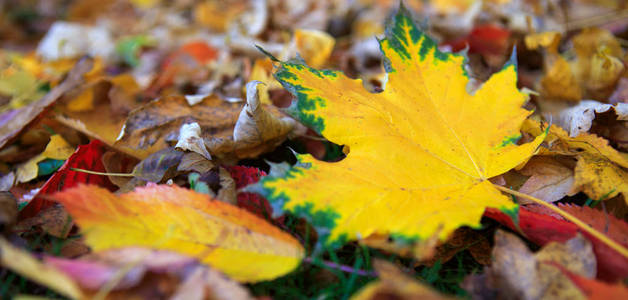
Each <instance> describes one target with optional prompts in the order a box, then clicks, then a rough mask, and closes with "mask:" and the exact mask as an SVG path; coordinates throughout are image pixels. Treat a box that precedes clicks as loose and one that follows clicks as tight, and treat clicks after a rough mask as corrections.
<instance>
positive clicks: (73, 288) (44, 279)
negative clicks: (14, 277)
mask: <svg viewBox="0 0 628 300" xmlns="http://www.w3.org/2000/svg"><path fill="white" fill-rule="evenodd" d="M0 265H1V266H2V267H4V268H7V269H10V270H12V271H13V272H16V273H18V274H20V275H22V276H24V277H26V278H28V279H30V280H32V281H34V282H37V283H39V284H41V285H43V286H46V287H48V288H50V289H52V290H54V291H56V292H57V293H59V294H61V295H64V296H66V297H70V298H73V299H81V298H82V297H83V293H82V292H81V290H80V289H79V288H78V286H77V285H76V283H75V282H74V281H73V280H72V279H71V278H69V277H68V276H66V275H65V274H63V273H61V272H59V271H58V270H56V269H55V268H53V267H51V266H49V265H46V264H43V263H41V262H40V261H38V260H37V259H36V258H35V257H33V256H31V255H30V254H28V253H27V252H25V251H23V250H20V249H18V248H16V247H14V246H13V245H11V244H9V242H7V241H6V240H5V239H4V238H3V237H0Z"/></svg>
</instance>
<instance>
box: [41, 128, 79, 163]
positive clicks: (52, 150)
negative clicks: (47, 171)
mask: <svg viewBox="0 0 628 300" xmlns="http://www.w3.org/2000/svg"><path fill="white" fill-rule="evenodd" d="M74 150H75V149H74V147H72V146H70V144H68V142H66V141H65V140H64V139H63V137H61V136H60V135H58V134H55V135H53V136H51V137H50V142H49V143H48V145H47V146H46V149H45V150H44V152H43V153H42V154H43V155H44V156H45V157H46V158H50V159H58V160H64V159H68V158H69V157H70V155H72V153H74Z"/></svg>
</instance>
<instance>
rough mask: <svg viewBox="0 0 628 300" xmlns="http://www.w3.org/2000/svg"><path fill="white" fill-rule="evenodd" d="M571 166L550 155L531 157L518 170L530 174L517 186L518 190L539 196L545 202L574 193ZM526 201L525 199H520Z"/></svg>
mask: <svg viewBox="0 0 628 300" xmlns="http://www.w3.org/2000/svg"><path fill="white" fill-rule="evenodd" d="M572 168H573V167H571V168H570V167H568V166H566V165H565V163H563V162H561V161H559V160H557V159H553V158H551V157H546V156H539V157H533V158H532V159H530V161H528V162H527V163H526V165H525V167H523V169H521V170H520V171H519V172H520V173H521V174H523V175H526V176H530V178H528V180H526V182H525V183H524V184H523V185H522V186H521V188H519V192H521V193H525V194H528V195H530V196H533V197H536V198H539V199H541V200H544V201H546V202H554V201H558V200H560V199H562V198H563V197H565V196H567V195H570V196H571V195H573V194H575V193H574V192H573V191H572V189H573V185H574V172H573V170H572ZM520 201H521V202H522V203H527V202H526V199H520Z"/></svg>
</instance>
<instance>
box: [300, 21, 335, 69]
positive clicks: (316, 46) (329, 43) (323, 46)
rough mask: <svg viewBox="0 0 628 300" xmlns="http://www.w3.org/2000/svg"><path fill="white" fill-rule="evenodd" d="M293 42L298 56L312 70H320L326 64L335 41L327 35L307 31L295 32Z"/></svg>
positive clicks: (315, 31) (316, 31)
mask: <svg viewBox="0 0 628 300" xmlns="http://www.w3.org/2000/svg"><path fill="white" fill-rule="evenodd" d="M294 42H295V44H296V48H297V52H298V53H299V55H301V57H303V59H304V60H305V62H306V63H307V64H308V66H311V67H313V68H320V67H322V66H323V64H324V63H325V62H327V59H328V58H329V55H331V51H332V50H333V49H334V45H335V44H336V40H334V38H333V37H332V36H331V35H329V34H328V33H326V32H324V31H319V30H308V29H297V30H295V31H294Z"/></svg>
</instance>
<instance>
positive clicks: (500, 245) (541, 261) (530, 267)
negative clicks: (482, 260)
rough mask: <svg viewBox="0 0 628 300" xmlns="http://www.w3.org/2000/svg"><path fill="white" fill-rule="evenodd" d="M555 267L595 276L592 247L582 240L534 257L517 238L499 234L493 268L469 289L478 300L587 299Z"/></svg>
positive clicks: (469, 282) (555, 246)
mask: <svg viewBox="0 0 628 300" xmlns="http://www.w3.org/2000/svg"><path fill="white" fill-rule="evenodd" d="M553 264H558V265H561V266H563V267H565V268H566V269H568V270H570V271H572V272H574V273H575V274H578V275H581V276H584V277H587V278H592V277H594V276H595V258H594V256H593V252H592V250H591V245H590V244H589V243H588V241H587V240H586V239H584V238H583V237H582V236H577V237H575V238H573V239H571V240H568V241H566V242H565V243H564V244H559V243H549V244H548V245H546V246H545V247H544V248H543V249H541V250H540V251H539V252H537V253H535V254H534V253H532V252H530V250H528V247H527V246H526V245H525V244H524V243H523V242H522V241H521V240H520V239H519V238H517V237H516V236H515V235H512V234H509V233H506V232H503V231H497V233H496V234H495V247H494V248H493V264H492V265H491V267H490V268H487V269H485V274H482V275H472V276H471V277H470V278H467V280H466V282H465V285H466V288H467V290H468V291H469V292H470V294H471V295H472V297H473V298H474V299H494V298H498V299H586V296H585V295H584V294H583V293H582V291H580V289H578V287H577V286H576V285H575V284H574V283H572V281H571V280H570V279H569V277H567V276H566V275H564V274H563V272H562V271H561V270H560V269H558V268H557V267H555V266H554V265H553Z"/></svg>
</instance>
